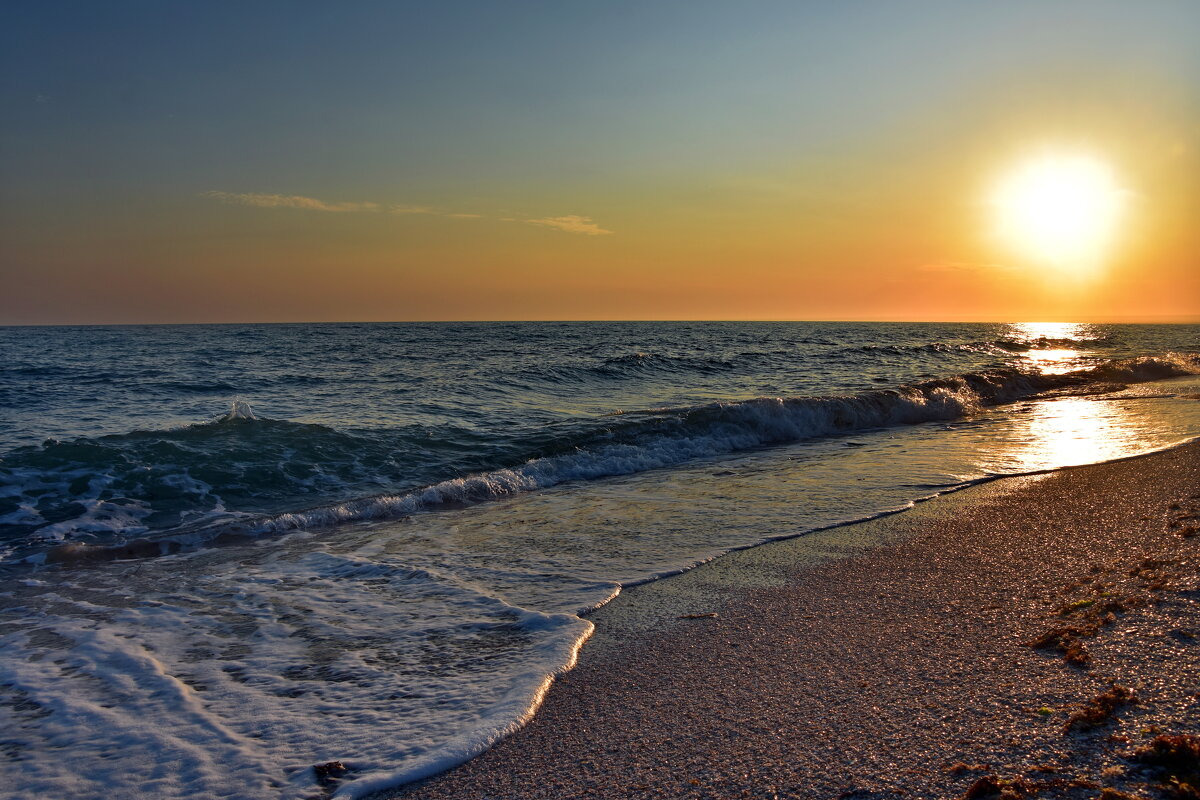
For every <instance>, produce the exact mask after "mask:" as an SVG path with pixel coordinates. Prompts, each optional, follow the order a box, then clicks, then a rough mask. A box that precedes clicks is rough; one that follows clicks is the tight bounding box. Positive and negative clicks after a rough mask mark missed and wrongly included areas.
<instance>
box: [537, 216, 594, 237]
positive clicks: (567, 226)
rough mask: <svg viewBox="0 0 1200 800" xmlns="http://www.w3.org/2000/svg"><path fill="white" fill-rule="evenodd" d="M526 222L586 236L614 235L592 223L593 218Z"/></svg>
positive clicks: (569, 217) (549, 219) (545, 219)
mask: <svg viewBox="0 0 1200 800" xmlns="http://www.w3.org/2000/svg"><path fill="white" fill-rule="evenodd" d="M525 221H526V222H528V223H529V224H530V225H542V226H544V227H547V228H557V229H558V230H560V231H566V232H567V233H581V234H583V235H584V236H602V235H604V234H608V233H612V231H609V230H605V229H604V228H601V227H600V226H599V225H597V224H596V223H595V222H592V218H591V217H580V216H578V215H575V214H568V215H567V216H565V217H543V218H541V219H527V220H525Z"/></svg>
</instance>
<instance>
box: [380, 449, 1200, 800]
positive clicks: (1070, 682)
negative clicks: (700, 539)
mask: <svg viewBox="0 0 1200 800" xmlns="http://www.w3.org/2000/svg"><path fill="white" fill-rule="evenodd" d="M1198 526H1200V445H1197V444H1192V445H1188V446H1184V447H1180V448H1176V449H1174V450H1170V451H1166V452H1162V453H1157V454H1154V455H1150V456H1146V457H1142V458H1136V459H1131V460H1125V461H1120V462H1114V463H1109V464H1102V465H1096V466H1087V467H1078V468H1073V469H1067V470H1063V471H1059V472H1054V473H1048V474H1042V475H1035V476H1028V477H1017V478H1007V479H1002V480H997V481H993V482H990V483H985V484H981V485H978V486H975V487H972V488H969V489H966V490H963V491H960V492H956V493H953V494H949V495H945V496H942V497H940V498H937V499H935V500H932V501H928V502H925V503H921V504H919V505H918V506H917V507H916V508H915V509H913V510H911V511H908V512H906V513H902V514H897V515H893V516H889V517H884V518H880V519H876V520H873V521H870V522H867V523H861V524H857V525H851V526H846V527H842V528H836V529H831V530H827V531H823V532H818V533H814V534H810V535H808V536H805V537H802V538H799V539H793V540H788V541H782V542H776V543H772V544H768V545H764V546H761V547H756V548H751V549H748V550H743V551H738V552H735V553H731V554H728V555H726V556H724V557H722V558H719V559H717V560H715V561H713V562H710V563H708V564H706V565H704V566H702V567H700V568H698V569H695V570H693V571H691V572H689V573H686V574H684V575H681V576H677V577H674V578H670V579H666V580H661V581H657V582H654V583H650V584H646V585H643V586H639V587H635V588H632V589H630V590H628V591H626V592H625V593H624V594H623V595H622V596H621V597H620V598H618V599H617V600H616V601H614V602H613V603H611V604H610V605H608V606H606V607H604V608H602V609H601V610H600V611H598V612H597V613H595V614H594V615H593V616H592V620H593V621H594V622H595V623H596V634H595V635H594V637H593V639H592V641H591V642H589V643H588V644H587V645H586V646H585V647H584V649H583V652H582V655H581V658H580V661H579V664H578V666H577V667H576V668H575V669H574V670H573V671H571V672H569V673H567V674H565V675H563V676H562V677H561V678H560V679H559V680H558V681H557V682H556V683H555V685H554V686H553V688H552V689H551V690H550V692H549V694H548V697H547V698H546V701H545V703H544V705H543V707H542V708H541V710H540V711H539V712H538V713H537V715H536V716H535V718H534V719H533V721H532V722H531V723H530V724H529V725H528V726H526V727H525V728H524V729H522V730H521V731H519V732H518V733H516V734H515V735H513V736H511V737H509V738H508V739H506V740H504V741H502V742H501V743H500V744H498V745H497V746H496V747H494V748H493V749H491V750H490V751H488V752H486V753H485V754H483V755H482V756H480V757H478V758H476V759H474V760H472V761H470V762H468V763H466V764H465V765H463V766H461V767H459V768H457V769H455V770H452V771H450V772H449V773H446V774H444V775H441V776H438V777H435V778H433V779H430V780H428V781H425V782H424V783H420V784H415V785H411V786H409V787H406V788H405V789H404V790H402V791H400V792H398V793H393V794H392V795H391V796H393V797H400V798H405V800H418V799H421V800H426V799H427V800H435V799H439V798H491V799H492V800H500V799H501V798H503V799H504V800H510V799H511V800H518V799H519V798H576V797H609V798H626V797H629V798H641V797H687V798H733V797H751V798H890V797H920V798H957V797H964V796H967V797H977V798H978V797H1000V796H1004V797H1080V798H1082V797H1088V798H1092V797H1105V798H1108V799H1109V800H1117V798H1122V797H1127V796H1129V797H1144V798H1150V797H1160V796H1167V795H1166V794H1163V792H1165V791H1173V792H1175V794H1174V795H1173V796H1175V797H1193V796H1196V795H1195V794H1194V792H1195V789H1194V788H1193V789H1191V791H1192V792H1193V794H1187V791H1189V789H1188V786H1187V783H1188V781H1189V776H1188V774H1187V772H1188V769H1189V768H1191V769H1194V768H1195V758H1194V755H1195V753H1194V751H1192V754H1191V756H1188V755H1187V753H1184V754H1183V755H1182V756H1179V752H1177V751H1178V750H1179V748H1180V747H1182V748H1183V749H1184V750H1186V745H1188V743H1189V741H1191V743H1192V744H1194V740H1188V739H1186V737H1183V738H1171V737H1174V736H1176V735H1179V734H1198V733H1200V700H1198V697H1200V694H1198V693H1200V581H1198V576H1200V570H1198V569H1197V567H1198V566H1200V536H1197V535H1196V533H1197V527H1198ZM1069 662H1070V663H1069ZM1114 687H1116V688H1114ZM1171 746H1176V750H1175V751H1171V752H1167V751H1168V750H1170V748H1171ZM1156 748H1157V749H1156ZM1156 754H1157V755H1156ZM1176 756H1179V758H1176V759H1175V762H1173V763H1175V764H1176V766H1175V768H1174V770H1175V771H1174V772H1172V771H1171V770H1170V769H1168V768H1165V767H1162V766H1156V764H1161V763H1163V762H1170V761H1171V760H1172V758H1174V757H1176ZM1189 758H1190V761H1189ZM1180 765H1182V766H1180ZM1191 780H1194V777H1193V778H1191ZM1172 781H1174V783H1171V782H1172ZM1102 792H1104V793H1103V794H1102ZM1122 792H1124V793H1126V794H1121V793H1122Z"/></svg>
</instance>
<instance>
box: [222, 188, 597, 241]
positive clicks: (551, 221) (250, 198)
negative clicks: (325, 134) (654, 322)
mask: <svg viewBox="0 0 1200 800" xmlns="http://www.w3.org/2000/svg"><path fill="white" fill-rule="evenodd" d="M200 196H201V197H207V198H208V199H210V200H216V201H218V202H221V203H230V204H232V205H239V206H253V207H255V208H296V209H300V210H302V211H329V212H335V213H342V214H348V213H363V212H366V213H382V214H397V215H401V216H403V215H409V214H427V215H429V216H433V217H449V218H451V219H487V217H485V216H484V215H483V214H468V213H465V212H458V211H454V212H452V211H442V210H439V209H436V208H433V207H432V206H417V205H399V204H392V205H387V204H383V203H371V202H354V203H329V202H326V201H324V200H318V199H317V198H315V197H305V196H304V195H299V194H266V193H261V192H218V191H209V192H201V193H200ZM492 219H497V220H498V221H500V222H527V223H529V224H530V225H539V226H541V227H543V228H555V229H556V230H560V231H565V232H566V233H581V234H583V235H584V236H601V235H604V234H609V233H612V231H610V230H605V229H604V228H601V227H600V226H599V225H597V224H596V223H595V222H593V221H592V218H591V217H581V216H578V215H575V214H568V215H566V216H563V217H541V218H538V219H525V218H517V217H493V218H492Z"/></svg>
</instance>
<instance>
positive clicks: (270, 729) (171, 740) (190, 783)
mask: <svg viewBox="0 0 1200 800" xmlns="http://www.w3.org/2000/svg"><path fill="white" fill-rule="evenodd" d="M0 348H2V350H0V351H2V352H3V353H4V354H5V358H4V359H3V362H2V363H0V414H2V415H0V454H2V456H0V757H3V758H4V759H5V760H6V761H7V762H8V763H9V764H10V768H9V771H8V775H9V780H8V781H6V782H5V785H4V786H2V787H0V796H12V797H26V796H72V797H97V798H99V797H111V796H120V797H131V798H132V797H146V798H152V797H153V798H174V797H178V798H183V797H195V796H204V797H247V798H268V797H280V798H292V797H313V798H316V797H325V796H329V795H331V794H332V795H336V796H339V797H357V796H362V795H364V794H367V793H369V792H370V791H373V790H375V789H379V788H383V787H387V786H392V785H396V784H398V783H402V782H404V781H407V780H413V779H416V778H419V777H423V776H425V775H428V774H430V773H432V772H437V771H439V770H442V769H445V768H447V767H449V766H452V765H454V764H456V763H458V762H460V761H462V760H464V759H466V758H469V757H471V756H472V755H474V754H476V753H478V752H480V751H481V750H482V749H484V748H486V747H487V746H488V745H489V744H491V743H492V742H494V741H495V740H496V739H497V738H498V737H500V736H503V735H504V734H506V733H508V732H510V731H512V730H514V729H515V728H516V727H519V726H520V725H521V724H522V723H523V722H524V721H525V720H526V719H527V718H528V717H529V715H530V714H532V713H534V711H535V709H536V706H537V704H538V702H539V700H540V698H541V696H542V693H543V692H544V691H545V690H546V688H547V686H548V685H549V683H550V681H551V680H552V678H553V676H554V675H556V674H557V673H559V672H561V671H562V670H564V669H567V668H569V667H570V665H571V664H572V663H573V661H574V658H575V657H576V653H577V651H578V649H579V648H580V647H581V646H585V645H584V642H585V641H586V638H587V636H588V634H589V633H590V631H591V623H589V622H588V621H587V620H586V616H585V615H586V612H587V611H588V610H591V609H594V608H595V607H597V606H598V605H601V604H603V603H605V602H607V601H608V600H610V599H611V598H613V597H614V596H616V594H617V593H619V591H620V590H621V588H622V587H624V586H629V585H633V584H636V583H638V582H642V581H646V580H652V579H655V578H657V577H660V576H665V575H669V574H671V573H672V572H677V571H679V570H683V569H687V568H690V567H692V566H694V565H696V564H698V563H701V562H703V561H705V560H707V559H710V558H713V557H716V556H718V555H720V554H721V553H722V552H726V551H728V550H730V549H732V548H737V547H744V546H748V545H753V544H755V543H760V542H764V541H768V540H771V539H775V538H780V537H787V536H797V535H803V534H804V533H805V532H806V531H811V530H814V529H817V528H821V527H827V526H830V525H836V524H841V523H844V522H847V521H852V520H855V519H863V518H868V517H871V516H874V515H878V514H880V513H887V512H892V511H896V510H900V509H903V508H905V507H907V506H909V505H911V504H912V503H914V502H917V501H919V500H921V499H924V498H927V497H930V496H934V495H936V494H938V493H941V492H945V491H949V490H953V489H955V488H958V487H961V486H963V485H966V484H969V483H971V482H974V481H979V480H985V479H988V478H990V477H992V476H996V475H1004V474H1016V473H1022V472H1030V471H1037V470H1045V469H1054V468H1058V467H1062V466H1068V465H1074V464H1083V463H1091V462H1096V461H1103V460H1109V459H1113V458H1120V457H1124V456H1129V455H1135V454H1137V453H1142V452H1148V451H1151V450H1156V449H1162V448H1165V447H1170V446H1173V445H1176V444H1178V443H1180V442H1183V441H1186V440H1188V439H1191V438H1194V437H1196V436H1200V326H1195V325H1191V326H1188V325H1158V326H1138V325H1073V324H1041V325H1038V324H1011V325H1000V324H996V325H990V324H986V325H985V324H972V325H965V324H964V325H942V324H865V323H855V324H848V323H521V324H504V323H477V324H346V325H329V324H321V325H242V326H147V327H85V328H0ZM330 761H340V762H342V763H343V764H344V765H345V766H346V768H347V769H346V771H345V772H344V773H339V774H336V775H331V774H320V773H319V771H317V770H314V768H313V767H314V765H318V764H323V763H326V762H330Z"/></svg>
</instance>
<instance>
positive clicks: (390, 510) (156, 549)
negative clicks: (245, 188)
mask: <svg viewBox="0 0 1200 800" xmlns="http://www.w3.org/2000/svg"><path fill="white" fill-rule="evenodd" d="M1187 374H1200V355H1195V354H1167V355H1163V356H1157V357H1142V358H1134V359H1124V360H1117V361H1110V362H1106V363H1104V364H1101V365H1098V366H1096V367H1093V368H1089V369H1086V370H1079V371H1076V372H1071V373H1066V374H1060V375H1045V374H1038V373H1032V372H1023V371H1020V370H1015V369H998V370H992V371H984V372H976V373H969V374H965V375H957V376H953V377H949V378H944V379H936V380H928V381H924V382H920V383H915V384H911V385H907V386H901V387H898V388H894V389H879V390H874V391H867V392H862V393H858V394H853V395H845V396H825V397H822V396H807V397H792V398H757V399H752V400H744V401H738V402H724V403H711V404H706V405H700V406H691V407H685V408H662V409H652V410H647V411H639V412H626V413H619V414H615V415H612V416H609V417H605V418H601V419H597V420H593V421H592V426H591V427H590V428H587V429H583V430H577V431H576V432H575V433H574V435H572V436H569V437H565V438H556V437H550V438H549V439H547V440H545V441H541V442H537V443H534V442H526V445H534V444H536V445H537V446H536V447H534V448H533V449H534V453H533V454H532V455H529V456H528V457H525V458H524V459H523V460H521V459H517V460H516V463H514V462H510V465H508V466H496V467H493V468H488V469H483V470H479V471H475V472H472V473H470V474H466V475H462V476H458V477H453V478H448V479H445V480H440V481H436V482H431V483H429V484H426V485H424V486H421V487H419V488H415V489H412V490H407V491H403V492H398V493H384V494H374V495H370V496H365V497H360V498H358V499H355V500H349V501H344V502H335V503H329V504H324V505H318V506H315V507H310V508H308V509H305V510H300V511H290V510H289V511H283V512H282V513H275V514H266V515H263V514H261V513H258V514H256V513H251V512H244V511H243V512H232V511H226V510H225V509H224V507H222V506H220V505H219V504H218V505H217V506H216V507H214V508H212V509H211V510H210V512H209V513H207V514H202V515H199V516H198V518H194V519H180V520H179V524H178V525H177V526H175V527H174V529H173V530H170V531H163V532H161V533H160V534H153V535H146V534H147V530H148V528H147V527H146V526H145V518H146V517H147V516H148V515H149V512H148V511H145V510H144V509H142V508H141V507H139V506H138V505H137V504H136V503H135V504H132V505H131V507H129V508H124V509H123V510H122V513H124V514H125V516H124V517H122V516H121V515H120V514H115V515H114V514H112V513H111V510H110V514H109V517H108V520H109V521H110V522H113V521H115V522H116V523H118V524H121V523H125V524H128V525H129V527H128V528H126V529H125V530H124V531H123V533H125V534H132V535H134V536H137V537H138V538H135V539H132V540H129V541H125V540H123V541H119V542H115V543H111V544H100V545H94V544H80V543H78V542H73V541H68V540H67V539H68V538H69V537H64V536H61V535H60V536H58V537H55V538H57V539H58V541H60V542H62V544H60V545H58V546H57V547H55V548H52V549H51V550H49V551H47V552H45V553H42V554H39V555H37V556H34V559H35V560H39V561H40V560H45V561H79V560H96V559H101V560H103V559H108V558H128V557H136V556H139V555H156V554H158V553H160V552H164V553H165V552H176V551H178V550H179V549H181V548H191V547H194V546H197V545H202V544H206V543H216V544H219V543H222V542H232V541H242V540H244V539H245V538H246V537H253V536H258V535H262V534H270V533H282V532H286V531H292V530H297V529H306V528H323V527H331V526H335V525H339V524H344V523H348V522H360V521H369V520H380V519H389V518H396V517H402V516H406V515H410V514H414V513H418V512H423V511H430V510H435V509H439V508H447V507H461V506H465V505H470V504H474V503H479V502H485V501H489V500H495V499H499V498H504V497H509V496H512V495H516V494H520V493H524V492H531V491H536V490H539V489H546V488H550V487H553V486H557V485H560V484H563V483H567V482H571V481H586V480H595V479H599V478H606V477H613V476H619V475H629V474H633V473H638V472H644V471H647V470H653V469H660V468H665V467H672V466H676V465H679V464H683V463H685V462H689V461H695V460H698V459H704V458H712V457H719V456H723V455H727V454H730V453H735V452H740V451H745V450H750V449H754V448H759V447H764V446H771V445H778V444H785V443H791V442H797V441H802V440H805V439H812V438H816V437H823V436H830V435H837V434H843V433H850V432H855V431H861V430H867V429H877V428H886V427H891V426H898V425H911V424H917V423H922V422H931V421H939V420H953V419H959V418H962V417H965V416H969V415H971V414H974V413H976V412H977V411H979V410H980V409H982V408H985V407H988V406H995V405H1000V404H1004V403H1009V402H1013V401H1015V400H1019V399H1023V398H1029V397H1033V396H1036V395H1039V394H1051V395H1052V394H1056V393H1061V392H1064V391H1067V392H1075V393H1078V392H1084V393H1087V392H1091V391H1093V390H1095V389H1096V388H1097V387H1101V388H1102V389H1104V390H1109V391H1111V390H1112V389H1113V388H1119V386H1121V385H1124V384H1127V383H1135V382H1142V381H1153V380H1159V379H1162V378H1168V377H1173V376H1179V375H1187ZM1113 384H1117V386H1115V387H1114V386H1113ZM272 426H274V427H276V428H280V429H281V430H282V431H283V432H285V433H286V434H288V435H293V436H294V435H296V434H303V435H306V436H315V437H317V438H318V439H320V440H321V441H322V442H323V444H324V445H325V448H326V449H328V447H329V446H330V445H334V444H337V445H340V446H342V447H357V446H361V445H362V443H363V442H362V440H361V439H359V438H357V437H350V438H348V439H346V440H345V441H341V439H340V438H339V437H342V436H345V435H344V434H338V433H337V432H336V431H332V430H331V429H327V428H322V426H299V425H296V424H295V423H285V422H281V421H277V420H262V419H259V418H257V417H256V416H255V415H254V412H253V411H252V410H251V409H250V407H249V405H248V404H246V403H244V402H241V401H236V402H235V403H234V406H233V408H232V409H231V410H230V412H229V414H227V415H225V416H224V417H222V418H221V419H220V420H218V421H217V422H215V423H209V424H208V427H209V428H211V429H218V430H219V429H223V428H225V429H227V428H230V427H235V428H239V427H240V428H247V429H248V430H250V431H251V432H253V431H255V430H258V429H260V428H264V427H266V428H270V427H272ZM280 426H282V427H280ZM222 432H223V433H225V434H228V433H229V431H227V430H226V431H222ZM251 438H253V437H251ZM260 438H261V437H260ZM526 452H527V453H528V452H529V451H528V450H527V451H526ZM335 485H336V484H335ZM193 491H194V492H196V493H199V494H202V495H203V494H205V493H212V489H211V487H200V488H194V489H193ZM84 511H85V512H86V513H82V514H80V515H79V517H78V519H79V520H80V521H83V520H84V519H85V518H86V519H88V520H94V519H95V518H96V516H97V514H98V513H100V512H102V511H103V509H99V510H97V509H84ZM14 513H22V510H18V511H17V512H14ZM70 524H71V523H69V522H68V523H64V524H60V525H59V526H58V528H59V531H60V533H61V531H62V530H63V529H65V526H66V525H70ZM47 527H48V528H49V529H51V530H53V529H54V528H55V526H53V525H51V526H47ZM161 534H166V536H165V537H164V536H163V535H161ZM43 535H44V532H43Z"/></svg>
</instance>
